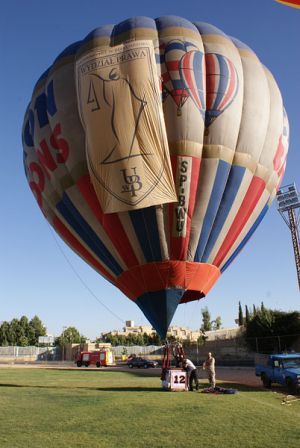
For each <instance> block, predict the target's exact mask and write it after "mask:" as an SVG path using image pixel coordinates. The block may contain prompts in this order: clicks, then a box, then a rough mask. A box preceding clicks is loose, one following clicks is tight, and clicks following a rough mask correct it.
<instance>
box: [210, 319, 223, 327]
mask: <svg viewBox="0 0 300 448" xmlns="http://www.w3.org/2000/svg"><path fill="white" fill-rule="evenodd" d="M211 325H212V329H213V330H220V328H221V326H222V321H221V316H217V317H216V319H215V320H213V321H212V322H211Z"/></svg>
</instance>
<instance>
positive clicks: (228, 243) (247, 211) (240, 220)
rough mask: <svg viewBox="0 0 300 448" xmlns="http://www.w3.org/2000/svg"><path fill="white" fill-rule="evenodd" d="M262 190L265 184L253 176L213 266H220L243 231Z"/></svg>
mask: <svg viewBox="0 0 300 448" xmlns="http://www.w3.org/2000/svg"><path fill="white" fill-rule="evenodd" d="M264 189H265V182H264V181H263V180H262V179H261V178H259V177H256V176H254V177H253V179H252V181H251V184H250V186H249V188H248V190H247V193H246V195H245V197H244V200H243V202H242V204H241V207H240V209H239V211H238V213H237V215H236V217H235V218H234V221H233V223H232V225H231V227H230V229H229V231H228V233H227V236H226V238H225V240H224V242H223V244H222V246H221V247H220V249H219V252H218V253H217V255H216V257H215V259H214V261H213V264H214V265H215V266H220V264H221V263H222V261H223V260H224V258H225V257H226V255H227V253H228V252H229V250H230V249H231V247H232V246H233V244H234V242H235V241H236V239H237V238H238V236H239V235H240V233H241V231H242V230H243V227H244V226H245V224H246V223H247V221H248V219H249V218H250V216H251V214H252V212H253V210H254V208H255V207H256V205H257V203H258V201H259V199H260V197H261V195H262V194H263V192H264Z"/></svg>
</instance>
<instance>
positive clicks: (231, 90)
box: [218, 61, 236, 110]
mask: <svg viewBox="0 0 300 448" xmlns="http://www.w3.org/2000/svg"><path fill="white" fill-rule="evenodd" d="M226 62H227V63H228V64H229V69H230V75H229V76H230V81H229V87H228V90H227V93H226V94H225V96H224V98H223V99H222V101H221V104H220V105H219V106H218V110H222V109H223V107H225V106H227V104H228V103H229V101H230V100H231V99H232V96H233V94H234V90H235V87H236V74H235V69H234V66H233V64H232V62H230V61H226Z"/></svg>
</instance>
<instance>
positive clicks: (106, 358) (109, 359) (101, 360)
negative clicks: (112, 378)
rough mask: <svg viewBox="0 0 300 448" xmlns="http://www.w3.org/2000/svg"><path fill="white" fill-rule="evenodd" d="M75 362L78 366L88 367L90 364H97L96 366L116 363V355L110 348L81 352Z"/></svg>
mask: <svg viewBox="0 0 300 448" xmlns="http://www.w3.org/2000/svg"><path fill="white" fill-rule="evenodd" d="M75 363H76V364H77V367H81V366H85V367H88V366H89V365H90V364H95V365H96V367H101V366H103V367H107V366H112V365H115V364H114V357H113V354H112V352H111V351H110V350H97V351H90V352H80V353H79V354H78V355H77V357H76V359H75Z"/></svg>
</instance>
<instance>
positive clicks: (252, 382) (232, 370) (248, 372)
mask: <svg viewBox="0 0 300 448" xmlns="http://www.w3.org/2000/svg"><path fill="white" fill-rule="evenodd" d="M8 367H9V368H34V369H36V368H40V369H68V370H95V371H99V372H101V371H103V370H105V371H107V370H112V371H121V372H124V371H126V372H132V371H134V372H139V373H140V374H141V375H145V374H147V375H151V376H152V375H153V376H160V372H161V370H160V368H156V369H152V368H150V369H129V368H128V367H127V366H126V365H121V366H115V367H103V368H100V369H97V368H96V367H80V368H78V367H76V366H75V365H74V363H70V362H64V363H63V362H57V363H56V362H48V363H47V362H43V363H9V364H4V363H0V369H1V368H8ZM198 372H199V379H200V382H202V380H203V381H204V382H206V374H205V372H204V371H202V369H200V368H199V369H198ZM216 378H217V381H221V382H223V381H224V382H231V383H236V384H244V385H247V386H251V387H261V381H260V378H258V377H256V376H255V373H254V368H253V367H217V369H216Z"/></svg>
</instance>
